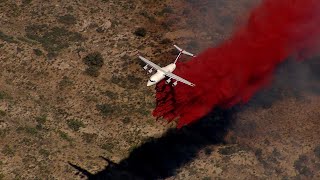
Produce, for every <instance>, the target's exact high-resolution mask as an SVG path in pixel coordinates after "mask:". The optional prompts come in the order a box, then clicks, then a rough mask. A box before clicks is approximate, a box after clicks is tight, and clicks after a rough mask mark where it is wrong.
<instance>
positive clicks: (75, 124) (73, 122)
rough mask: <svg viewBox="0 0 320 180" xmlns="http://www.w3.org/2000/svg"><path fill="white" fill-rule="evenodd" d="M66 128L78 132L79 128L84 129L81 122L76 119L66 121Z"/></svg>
mask: <svg viewBox="0 0 320 180" xmlns="http://www.w3.org/2000/svg"><path fill="white" fill-rule="evenodd" d="M67 124H68V127H69V128H70V129H72V130H73V131H79V129H80V128H84V127H86V126H85V125H84V124H83V122H82V121H80V120H77V119H70V120H68V121H67Z"/></svg>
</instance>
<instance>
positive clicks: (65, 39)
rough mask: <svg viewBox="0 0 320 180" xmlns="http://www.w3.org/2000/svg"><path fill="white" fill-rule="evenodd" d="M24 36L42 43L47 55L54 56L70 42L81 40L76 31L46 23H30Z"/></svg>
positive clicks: (81, 37)
mask: <svg viewBox="0 0 320 180" xmlns="http://www.w3.org/2000/svg"><path fill="white" fill-rule="evenodd" d="M25 31H26V37H27V38H29V39H31V40H34V41H37V42H39V43H41V44H42V46H43V48H44V49H45V50H46V51H47V52H48V55H47V56H48V57H50V56H51V57H55V56H56V55H57V53H58V52H60V51H61V50H63V49H65V48H68V47H69V46H70V45H71V43H76V42H82V41H83V40H84V38H83V36H82V35H81V34H80V33H77V32H71V31H68V30H67V29H64V28H62V27H52V28H50V27H49V26H48V25H45V24H40V25H30V26H27V27H26V29H25Z"/></svg>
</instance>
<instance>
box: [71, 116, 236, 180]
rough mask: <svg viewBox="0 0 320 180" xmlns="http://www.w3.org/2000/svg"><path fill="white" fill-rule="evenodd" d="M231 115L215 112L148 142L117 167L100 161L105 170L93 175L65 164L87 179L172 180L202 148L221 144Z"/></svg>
mask: <svg viewBox="0 0 320 180" xmlns="http://www.w3.org/2000/svg"><path fill="white" fill-rule="evenodd" d="M234 111H235V110H215V111H213V112H212V113H210V114H208V115H207V116H206V117H204V118H202V119H201V120H199V121H197V122H195V123H193V124H191V125H189V126H186V127H183V128H181V129H175V128H174V129H169V130H168V131H167V132H166V133H165V134H164V135H163V136H162V137H160V138H150V139H149V140H148V141H147V142H145V143H144V144H142V145H141V146H140V147H137V148H136V149H134V150H133V151H132V152H131V153H130V155H129V157H128V158H126V159H123V160H122V161H121V162H119V163H118V164H116V163H113V162H111V161H110V160H108V159H106V158H104V159H105V160H106V161H107V162H108V166H107V167H105V169H104V170H102V171H100V172H98V173H96V174H91V173H90V172H88V171H87V170H85V169H82V168H81V167H79V166H76V165H74V164H72V163H69V164H70V165H71V166H72V167H74V168H75V169H77V170H78V171H79V172H81V173H82V174H83V175H85V176H87V177H88V179H97V180H100V179H106V180H109V179H110V180H115V179H123V180H126V179H132V180H135V179H164V178H167V177H170V176H173V175H174V174H175V172H176V170H177V169H178V168H180V167H182V166H183V165H184V164H186V163H188V162H190V161H192V159H194V158H195V157H196V156H197V153H198V152H199V151H200V150H202V149H204V148H205V147H206V146H208V145H213V144H219V143H224V137H225V135H226V133H227V131H228V128H229V126H230V125H231V123H232V121H233V116H232V115H233V112H234ZM206 153H210V150H209V149H208V150H206Z"/></svg>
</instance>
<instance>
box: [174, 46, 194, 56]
mask: <svg viewBox="0 0 320 180" xmlns="http://www.w3.org/2000/svg"><path fill="white" fill-rule="evenodd" d="M173 46H174V47H175V48H176V49H178V50H179V51H180V52H181V53H182V54H185V55H188V56H192V57H195V55H193V54H191V53H189V52H187V51H186V50H183V49H181V48H179V47H178V46H177V45H173Z"/></svg>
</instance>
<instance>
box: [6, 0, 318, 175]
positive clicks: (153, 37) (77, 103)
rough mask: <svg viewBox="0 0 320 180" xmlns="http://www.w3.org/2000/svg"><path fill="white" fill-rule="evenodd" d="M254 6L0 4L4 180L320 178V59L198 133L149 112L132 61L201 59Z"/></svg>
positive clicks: (219, 114)
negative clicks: (185, 54)
mask: <svg viewBox="0 0 320 180" xmlns="http://www.w3.org/2000/svg"><path fill="white" fill-rule="evenodd" d="M257 3H259V0H211V1H210V0H198V1H196V0H180V1H172V0H162V1H158V0H114V1H113V0H95V1H94V0H83V1H60V0H52V1H40V0H17V1H11V0H0V25H1V26H0V180H2V179H3V180H7V179H8V180H11V179H99V178H100V179H129V178H131V179H168V180H169V179H170V180H174V179H181V180H182V179H190V180H192V179H202V180H209V179H297V180H298V179H320V136H319V134H320V123H319V121H320V88H319V84H320V83H319V82H320V74H319V68H320V64H319V61H318V60H319V58H318V59H317V58H315V59H312V60H310V61H305V62H300V63H297V62H294V61H289V62H288V63H285V64H283V65H282V66H281V67H280V68H279V69H278V70H277V73H276V76H275V78H274V81H273V84H272V85H270V87H269V88H267V89H265V90H263V91H261V92H259V93H258V94H257V95H256V96H255V97H254V98H253V99H252V100H251V101H250V102H249V103H248V104H246V105H243V106H239V107H238V106H237V107H235V108H233V109H231V110H227V111H225V110H221V111H220V110H217V111H215V112H213V114H212V115H208V117H207V118H204V119H202V120H200V121H199V123H200V124H194V125H190V127H186V128H182V129H180V130H177V129H175V123H170V124H167V123H166V122H164V121H161V120H159V121H156V120H155V118H154V117H153V116H152V114H151V113H152V110H153V109H154V107H155V98H154V95H155V89H154V87H146V83H147V79H148V76H149V75H146V73H145V71H144V70H143V69H142V68H141V65H143V64H141V62H140V61H139V59H138V58H137V55H138V54H141V55H144V56H145V57H148V58H149V59H151V60H152V61H153V62H155V63H157V64H159V65H161V66H163V65H166V64H168V63H170V62H172V61H173V60H174V57H175V55H176V54H177V52H176V51H175V50H174V49H173V46H172V44H177V45H179V46H181V47H183V48H185V49H187V50H188V51H190V52H192V53H195V54H197V53H201V51H203V50H204V49H205V48H207V47H214V46H217V45H219V43H220V42H222V41H224V40H226V39H227V38H228V37H229V36H230V34H231V33H232V31H233V28H234V27H236V26H237V25H240V24H242V23H244V22H245V18H246V17H247V16H248V11H249V9H250V8H252V7H253V6H254V5H256V4H257ZM182 60H183V61H187V60H188V58H183V59H182ZM159 157H160V158H159ZM161 157H162V158H161ZM153 158H154V159H153ZM108 161H109V162H108Z"/></svg>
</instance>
